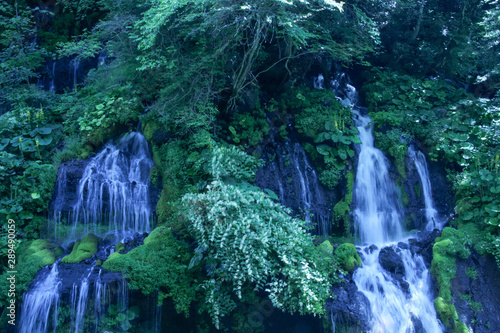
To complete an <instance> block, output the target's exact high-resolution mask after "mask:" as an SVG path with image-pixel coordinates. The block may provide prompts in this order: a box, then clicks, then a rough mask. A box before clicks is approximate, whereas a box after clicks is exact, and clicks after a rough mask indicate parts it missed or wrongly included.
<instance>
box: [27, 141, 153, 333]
mask: <svg viewBox="0 0 500 333" xmlns="http://www.w3.org/2000/svg"><path fill="white" fill-rule="evenodd" d="M152 165H153V161H152V159H151V156H150V152H149V147H148V144H147V142H146V139H145V138H144V136H143V135H142V134H140V133H135V132H133V133H129V134H127V135H124V136H123V137H122V138H121V139H120V140H119V141H118V143H116V144H114V143H108V144H107V145H105V147H104V148H103V149H102V150H101V151H100V152H99V153H97V154H96V155H95V156H94V157H92V158H91V159H89V160H84V161H76V160H74V161H70V162H66V163H63V164H62V165H61V167H60V169H59V173H58V178H57V182H56V188H55V191H54V198H53V200H52V205H51V207H52V210H53V212H52V215H51V216H52V217H53V221H52V222H51V223H54V225H53V226H51V227H50V228H49V229H50V230H49V233H53V234H54V237H55V238H57V239H59V240H61V241H63V242H66V244H69V243H70V242H71V241H73V240H76V239H77V238H81V237H83V236H85V235H87V234H89V233H94V234H96V235H99V236H102V237H103V238H105V240H103V241H102V242H101V246H100V248H99V249H98V252H97V254H96V256H97V257H98V258H99V259H100V260H103V259H105V258H106V257H107V254H109V253H110V249H111V248H113V247H114V246H115V244H116V243H117V242H118V241H123V242H126V241H127V240H130V238H129V237H131V236H134V235H136V234H137V233H144V232H149V231H150V229H151V228H152V225H151V222H152V208H151V207H152V203H151V200H150V196H151V193H150V182H149V172H150V169H151V167H152ZM136 241H137V238H135V240H131V242H136ZM60 268H61V272H60V273H59V274H58V270H57V264H55V265H54V267H53V268H52V270H51V272H50V274H49V275H48V276H47V277H46V278H44V277H43V276H42V275H37V277H35V280H39V281H41V282H40V283H38V284H37V285H35V287H34V288H33V289H31V290H30V291H29V292H27V293H26V294H25V295H24V298H23V307H22V311H21V318H23V319H22V331H21V332H23V333H24V332H26V333H28V332H30V333H31V332H40V333H46V332H48V331H49V330H50V329H52V327H53V329H54V332H55V331H56V329H57V330H58V331H59V330H61V329H62V328H58V327H57V325H58V322H57V311H58V306H60V305H61V304H63V303H65V304H64V305H67V306H68V310H70V312H69V316H67V317H66V316H63V315H61V316H60V317H61V318H59V321H62V322H64V323H63V325H64V327H68V328H69V330H70V332H74V333H79V332H83V331H85V332H87V331H88V330H89V328H90V327H92V328H91V330H92V331H94V332H98V331H100V330H101V328H102V327H101V326H103V325H106V324H105V323H106V320H101V319H104V317H105V316H106V315H111V316H112V315H116V314H119V313H121V317H122V318H123V316H124V315H125V314H127V312H128V310H129V289H128V284H127V281H126V280H125V279H123V277H122V276H121V275H120V274H119V273H111V272H104V273H103V272H102V270H101V269H96V262H95V261H94V262H93V263H90V262H81V263H77V264H63V263H61V264H60ZM110 286H111V287H110ZM111 305H112V306H114V307H115V310H113V311H111V312H114V314H113V313H108V312H109V311H108V310H109V309H110V306H111ZM49 315H50V316H52V315H53V316H54V319H53V320H52V319H51V318H52V317H49ZM160 315H161V313H160V314H159V315H158V316H160ZM85 319H90V321H86V320H85ZM159 320H160V318H157V319H156V321H159ZM125 322H126V325H125ZM90 323H91V324H90ZM59 324H61V323H59ZM89 324H90V325H92V326H89ZM122 324H123V325H125V326H127V325H130V323H129V322H128V319H127V321H123V323H122Z"/></svg>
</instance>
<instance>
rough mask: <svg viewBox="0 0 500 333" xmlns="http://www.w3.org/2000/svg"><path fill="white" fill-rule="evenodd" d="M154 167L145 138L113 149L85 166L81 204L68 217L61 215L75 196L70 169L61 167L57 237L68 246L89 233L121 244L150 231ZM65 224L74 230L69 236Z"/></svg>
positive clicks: (133, 136) (130, 137)
mask: <svg viewBox="0 0 500 333" xmlns="http://www.w3.org/2000/svg"><path fill="white" fill-rule="evenodd" d="M152 166H153V161H152V159H151V156H150V153H149V148H148V144H147V141H146V139H145V138H144V136H143V135H142V134H141V133H136V132H133V133H130V134H127V135H125V136H124V137H123V138H122V139H121V140H120V141H119V143H118V144H116V145H114V144H111V143H110V144H107V145H106V146H105V147H104V149H103V150H101V152H99V153H98V154H97V155H96V156H95V157H93V158H92V159H91V160H90V162H89V163H88V164H87V166H86V167H85V170H84V171H83V175H82V177H81V179H80V181H79V183H78V186H77V189H76V199H75V202H74V203H73V205H72V208H70V209H69V212H67V213H66V214H63V212H61V210H62V209H63V208H62V207H63V206H64V205H67V200H68V197H69V194H68V193H66V190H65V189H66V187H67V184H68V179H67V175H66V173H67V170H66V169H65V168H64V167H63V166H61V170H60V172H59V175H58V183H57V193H56V195H55V198H54V211H53V219H54V227H53V232H54V234H55V237H56V238H58V239H61V240H66V241H67V240H75V239H77V238H81V237H83V236H85V235H87V234H89V233H93V234H95V235H98V236H105V235H106V234H110V233H111V234H114V235H115V239H117V240H121V239H123V238H125V237H127V236H132V235H133V234H135V233H138V232H140V233H142V232H149V231H150V229H151V221H152V211H151V206H152V205H151V203H150V189H149V186H150V184H149V171H150V169H151V167H152ZM64 218H67V222H65V221H63V220H64ZM63 224H67V225H68V226H69V227H70V231H69V233H68V232H66V234H63V232H62V231H61V230H60V229H61V227H62V225H63ZM62 229H64V228H62Z"/></svg>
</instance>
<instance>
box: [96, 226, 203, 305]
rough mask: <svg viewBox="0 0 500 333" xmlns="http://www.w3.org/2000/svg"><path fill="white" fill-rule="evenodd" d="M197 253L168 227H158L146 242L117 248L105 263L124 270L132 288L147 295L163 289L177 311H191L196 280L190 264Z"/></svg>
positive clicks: (161, 291) (116, 269) (107, 267)
mask: <svg viewBox="0 0 500 333" xmlns="http://www.w3.org/2000/svg"><path fill="white" fill-rule="evenodd" d="M192 257H193V253H192V251H191V248H190V247H189V246H188V245H187V244H185V243H184V242H182V241H180V240H178V239H177V238H176V237H175V236H174V235H173V233H172V231H171V230H170V229H168V228H166V227H158V228H156V229H155V230H153V232H151V234H150V235H149V236H148V237H147V238H146V239H145V240H144V244H143V245H141V246H138V247H136V248H135V249H132V250H131V251H129V252H127V253H126V254H120V253H118V252H114V253H113V254H112V255H111V256H109V258H108V260H106V261H105V262H104V263H103V265H102V267H103V268H105V269H108V270H111V271H117V272H122V273H123V274H124V275H125V277H126V278H127V279H128V280H129V281H130V282H129V286H130V289H134V290H141V291H142V292H143V293H144V294H145V295H148V294H150V293H151V292H153V291H155V290H160V302H161V300H162V299H163V298H166V297H171V298H172V299H173V301H174V305H175V308H176V310H177V312H179V313H181V312H184V313H185V314H188V311H189V305H190V303H191V302H192V301H193V299H194V297H195V287H194V286H192V285H191V284H192V283H193V281H195V279H194V277H193V276H190V275H192V274H193V273H192V272H191V271H189V270H188V265H189V262H190V260H191V258H192Z"/></svg>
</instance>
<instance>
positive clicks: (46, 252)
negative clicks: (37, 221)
mask: <svg viewBox="0 0 500 333" xmlns="http://www.w3.org/2000/svg"><path fill="white" fill-rule="evenodd" d="M55 248H56V247H55V245H54V243H52V242H51V241H49V240H46V239H37V240H34V241H32V242H31V243H30V244H29V246H28V247H27V248H26V250H25V251H22V250H21V254H20V256H19V258H21V257H36V258H38V260H39V261H40V264H41V267H43V266H47V265H52V264H53V263H54V262H55V261H56V255H55V254H54V249H55Z"/></svg>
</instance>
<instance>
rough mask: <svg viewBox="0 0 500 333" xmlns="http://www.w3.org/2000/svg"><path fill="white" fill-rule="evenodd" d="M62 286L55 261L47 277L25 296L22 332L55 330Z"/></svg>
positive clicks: (43, 332) (38, 332)
mask: <svg viewBox="0 0 500 333" xmlns="http://www.w3.org/2000/svg"><path fill="white" fill-rule="evenodd" d="M60 287H61V281H59V278H58V270H57V263H55V264H54V265H53V266H52V269H51V270H50V273H49V274H48V275H47V277H46V278H45V279H44V280H43V281H40V282H39V283H38V284H36V285H35V286H34V287H33V288H32V289H31V290H30V291H28V292H27V293H25V294H24V296H23V306H22V309H21V321H20V323H21V328H20V332H21V333H45V332H48V330H49V329H50V328H51V327H52V328H53V330H54V332H55V329H56V326H57V308H58V303H59V297H60Z"/></svg>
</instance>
